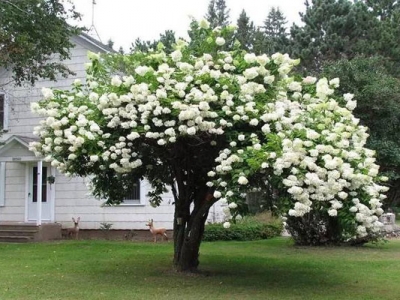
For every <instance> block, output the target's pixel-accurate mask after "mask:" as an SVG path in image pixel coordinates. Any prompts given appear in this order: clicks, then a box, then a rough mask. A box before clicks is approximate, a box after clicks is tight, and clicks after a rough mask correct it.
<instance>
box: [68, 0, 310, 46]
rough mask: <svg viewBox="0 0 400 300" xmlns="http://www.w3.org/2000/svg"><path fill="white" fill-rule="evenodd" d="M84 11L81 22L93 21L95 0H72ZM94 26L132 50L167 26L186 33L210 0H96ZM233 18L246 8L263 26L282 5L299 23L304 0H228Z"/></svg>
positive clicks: (105, 37) (103, 37)
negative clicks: (137, 40) (268, 16)
mask: <svg viewBox="0 0 400 300" xmlns="http://www.w3.org/2000/svg"><path fill="white" fill-rule="evenodd" d="M73 2H74V4H75V7H76V10H77V11H78V12H80V13H82V14H83V19H82V21H81V22H80V25H83V26H86V27H88V28H90V27H91V25H92V2H93V0H73ZM95 2H96V5H95V6H94V26H95V29H96V31H97V33H98V35H99V37H100V39H101V41H102V42H103V43H106V42H107V41H108V40H109V39H112V40H113V41H114V43H115V46H114V48H115V49H118V48H119V47H120V46H122V47H123V48H124V49H125V50H129V47H130V45H131V43H132V42H133V41H134V40H135V39H136V38H141V39H142V40H154V39H157V38H158V37H159V35H160V33H163V32H164V31H165V30H167V29H171V30H174V31H175V33H176V35H177V36H178V37H187V34H186V32H187V29H188V28H189V23H190V18H189V16H193V17H195V18H196V19H198V20H200V19H202V18H203V17H204V15H205V14H206V12H207V7H208V4H209V0H95ZM225 2H226V5H227V7H228V8H229V9H230V21H231V23H235V24H236V21H237V19H238V17H239V15H240V12H241V11H242V9H244V10H245V11H246V13H247V15H248V16H249V17H250V19H251V20H252V21H253V22H254V24H255V25H256V26H261V25H262V24H263V21H264V20H265V19H266V17H267V15H268V12H269V11H270V9H271V8H272V7H279V8H280V10H281V11H282V12H283V13H284V15H285V16H286V18H287V20H288V25H291V24H292V23H293V22H295V23H297V24H300V23H301V21H300V16H299V12H301V11H304V9H305V6H304V0H245V1H242V0H226V1H225Z"/></svg>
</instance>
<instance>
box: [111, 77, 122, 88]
mask: <svg viewBox="0 0 400 300" xmlns="http://www.w3.org/2000/svg"><path fill="white" fill-rule="evenodd" d="M121 84H122V81H121V79H120V78H119V76H114V77H113V78H111V85H113V86H120V85H121Z"/></svg>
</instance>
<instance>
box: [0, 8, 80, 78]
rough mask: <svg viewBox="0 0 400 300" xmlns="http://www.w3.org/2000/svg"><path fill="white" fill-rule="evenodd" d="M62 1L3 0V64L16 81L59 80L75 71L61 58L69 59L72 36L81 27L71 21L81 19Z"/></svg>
mask: <svg viewBox="0 0 400 300" xmlns="http://www.w3.org/2000/svg"><path fill="white" fill-rule="evenodd" d="M63 2H64V1H62V0H20V1H8V0H0V16H1V17H0V67H3V68H6V69H10V70H11V71H12V78H13V80H14V83H15V84H17V85H21V84H22V83H23V82H28V83H31V84H34V83H35V82H36V81H37V80H38V79H39V78H47V79H50V80H55V79H56V76H57V75H59V74H61V75H63V76H68V75H69V74H71V71H70V70H69V69H68V68H67V67H65V65H63V64H62V63H61V62H59V61H54V60H51V59H52V58H53V55H55V54H57V55H58V57H59V59H60V60H64V59H67V58H69V49H70V48H71V47H73V45H72V43H71V41H70V37H71V36H72V35H74V34H77V33H79V31H80V28H79V27H77V26H71V25H69V24H68V23H67V20H68V19H79V18H80V15H79V14H78V13H77V12H76V11H75V10H74V7H73V6H72V7H71V8H70V9H67V8H65V6H64V5H63V4H64V3H63Z"/></svg>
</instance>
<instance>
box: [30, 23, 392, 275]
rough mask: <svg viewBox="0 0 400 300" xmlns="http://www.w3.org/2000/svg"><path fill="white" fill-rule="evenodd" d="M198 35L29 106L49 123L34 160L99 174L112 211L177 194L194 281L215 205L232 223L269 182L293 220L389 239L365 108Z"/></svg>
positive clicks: (178, 246) (181, 252) (324, 85)
mask: <svg viewBox="0 0 400 300" xmlns="http://www.w3.org/2000/svg"><path fill="white" fill-rule="evenodd" d="M193 27H194V28H195V30H196V32H195V33H193V34H192V36H195V37H197V40H196V41H192V42H191V43H190V44H187V43H186V42H184V41H178V42H177V45H176V49H175V51H174V52H172V53H171V54H170V55H167V54H166V53H164V51H163V50H162V46H160V47H159V49H157V50H155V51H153V52H149V53H142V52H136V53H133V54H130V55H126V56H122V57H121V56H115V55H114V56H111V57H100V56H98V55H96V54H93V53H91V54H90V55H89V58H90V59H91V63H90V64H89V65H88V68H87V73H88V75H87V81H86V83H84V84H82V83H81V82H79V81H77V82H75V84H74V86H73V88H72V90H71V91H58V90H55V91H52V90H50V89H44V90H43V94H44V100H42V101H40V102H39V103H34V104H33V105H32V109H33V111H34V112H36V113H38V114H40V115H41V116H43V117H44V120H43V121H41V123H40V126H38V127H37V128H35V134H36V135H38V136H39V137H40V142H34V143H32V144H31V148H32V150H33V151H35V152H36V154H37V155H41V156H44V157H45V160H46V161H51V164H52V166H55V167H57V168H58V169H59V170H60V171H61V172H63V173H65V174H67V175H71V176H76V175H78V176H89V175H90V178H91V179H92V188H93V194H94V195H95V196H97V197H99V198H102V199H107V201H108V203H118V202H120V201H122V199H123V197H124V195H125V194H126V191H127V190H128V189H129V186H130V185H131V184H132V182H134V181H136V180H138V179H141V178H147V179H148V180H149V182H150V183H151V185H152V187H153V190H152V191H151V192H150V195H149V196H150V202H151V203H152V204H154V205H157V204H159V203H160V201H161V199H160V194H161V193H162V192H163V191H164V189H165V188H166V187H167V186H169V188H170V189H171V191H172V193H173V195H174V197H175V215H174V263H175V265H176V266H177V268H178V269H179V270H183V271H193V270H195V269H196V268H197V266H198V263H199V261H198V257H199V247H200V242H201V237H202V234H203V231H204V223H205V221H206V218H207V215H208V211H209V209H210V207H211V206H212V205H213V204H214V203H215V202H216V201H218V200H219V201H224V202H227V203H229V208H230V209H231V216H232V217H235V216H236V215H237V214H239V213H240V212H241V211H243V210H245V208H246V203H245V197H246V193H247V192H248V191H249V190H251V189H252V188H254V187H255V188H261V189H262V188H263V187H265V185H267V184H273V185H274V187H275V188H276V190H277V191H278V192H277V194H276V197H277V199H278V202H277V203H279V204H280V207H282V208H287V210H286V212H287V215H288V217H289V218H301V217H303V216H305V215H306V214H307V213H309V212H310V211H311V210H318V211H321V212H322V213H324V214H326V215H327V216H328V217H329V218H335V219H339V220H343V222H342V221H341V222H340V224H341V227H340V233H341V236H342V237H343V239H357V238H359V237H367V236H369V235H371V234H375V233H376V232H378V230H379V228H380V226H381V225H382V224H381V223H380V222H379V221H378V217H377V216H379V215H380V214H381V213H382V209H381V208H380V207H381V199H383V198H384V197H385V196H383V195H382V194H381V192H382V191H384V190H385V187H383V186H381V185H378V184H377V182H378V180H379V179H380V178H378V177H377V175H378V166H377V165H376V164H374V161H375V158H374V152H373V151H371V150H368V149H366V148H364V143H365V141H366V138H367V136H368V134H367V133H366V131H367V129H366V128H365V127H362V126H359V125H358V120H357V119H355V118H354V117H353V115H352V113H351V111H352V109H354V107H355V106H356V102H355V101H354V100H353V99H352V95H350V94H345V95H335V94H334V91H335V87H337V86H338V85H339V80H338V79H333V80H331V81H328V80H327V79H325V78H323V79H320V80H318V81H317V79H316V78H312V77H306V78H301V77H297V76H293V75H290V72H291V69H292V67H293V66H294V65H296V64H297V63H298V61H297V60H292V59H291V58H289V57H288V56H287V55H282V54H280V53H276V54H273V55H272V56H270V57H269V56H267V55H265V54H264V55H260V56H256V55H254V54H251V53H246V52H245V51H242V50H240V49H235V50H234V51H232V52H225V51H219V50H218V49H220V47H222V46H223V45H224V43H225V38H224V37H226V36H231V34H232V31H233V30H234V28H232V27H225V28H215V29H213V30H212V29H210V28H209V24H208V23H207V22H206V21H201V22H200V23H199V24H197V26H193ZM121 65H123V68H122V69H123V70H124V72H125V74H118V72H117V69H121V68H120V67H121ZM229 224H230V223H229V221H228V222H226V223H224V226H225V227H229Z"/></svg>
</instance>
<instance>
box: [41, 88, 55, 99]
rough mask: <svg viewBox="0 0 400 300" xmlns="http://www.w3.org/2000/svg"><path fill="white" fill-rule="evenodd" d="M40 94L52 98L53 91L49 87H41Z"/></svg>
mask: <svg viewBox="0 0 400 300" xmlns="http://www.w3.org/2000/svg"><path fill="white" fill-rule="evenodd" d="M42 94H43V97H44V98H45V99H53V98H54V94H53V91H52V90H51V89H49V88H45V87H44V88H42Z"/></svg>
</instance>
